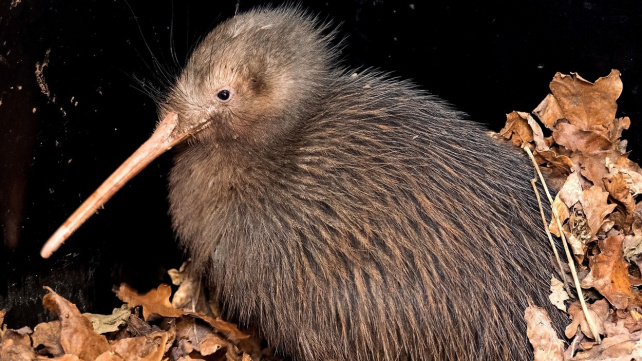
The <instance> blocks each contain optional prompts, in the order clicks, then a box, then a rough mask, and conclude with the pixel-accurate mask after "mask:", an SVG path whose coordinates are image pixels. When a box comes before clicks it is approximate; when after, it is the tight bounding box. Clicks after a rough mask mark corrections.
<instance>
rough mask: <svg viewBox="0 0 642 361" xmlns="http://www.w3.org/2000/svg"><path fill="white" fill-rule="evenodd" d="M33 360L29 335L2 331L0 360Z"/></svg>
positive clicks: (34, 356) (33, 354)
mask: <svg viewBox="0 0 642 361" xmlns="http://www.w3.org/2000/svg"><path fill="white" fill-rule="evenodd" d="M35 358H36V354H35V353H34V351H33V348H32V347H31V339H30V338H29V335H27V334H20V333H18V332H16V331H15V330H6V331H4V334H3V335H2V343H0V360H7V361H32V360H34V359H35Z"/></svg>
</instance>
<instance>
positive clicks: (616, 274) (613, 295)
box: [582, 235, 634, 309]
mask: <svg viewBox="0 0 642 361" xmlns="http://www.w3.org/2000/svg"><path fill="white" fill-rule="evenodd" d="M623 241H624V237H622V236H621V235H614V236H611V237H608V238H607V239H604V240H600V241H599V242H598V245H599V247H600V251H601V253H600V254H598V255H595V256H593V257H589V267H590V268H591V272H590V273H589V274H588V276H586V277H585V278H584V280H582V288H590V287H593V288H595V289H596V290H597V291H598V292H600V294H602V296H604V297H606V299H607V300H609V302H610V303H611V304H612V305H613V307H615V308H616V309H625V308H626V307H627V306H628V304H629V300H630V299H633V298H634V295H633V292H632V291H631V283H630V281H629V272H628V267H629V265H628V263H626V261H625V260H624V254H623V251H622V243H623Z"/></svg>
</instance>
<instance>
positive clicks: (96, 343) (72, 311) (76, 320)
mask: <svg viewBox="0 0 642 361" xmlns="http://www.w3.org/2000/svg"><path fill="white" fill-rule="evenodd" d="M45 289H46V290H47V291H49V293H48V294H46V295H45V297H44V298H43V299H42V304H43V305H44V306H45V307H46V308H47V309H48V310H49V311H51V312H53V313H55V314H56V315H58V318H59V319H60V323H61V326H62V328H61V331H60V344H61V345H62V348H63V350H65V352H66V353H69V354H74V355H76V356H78V357H79V358H81V359H83V360H87V361H91V360H94V359H96V357H98V356H99V355H100V354H102V353H103V352H105V351H107V350H109V343H108V342H107V339H106V338H105V337H104V336H102V335H98V334H97V333H95V332H94V329H93V327H92V325H91V322H89V320H88V319H86V318H85V317H84V316H82V315H81V314H80V312H79V311H78V308H76V306H75V305H74V304H73V303H71V302H69V301H67V300H66V299H64V298H62V297H60V296H59V295H58V294H56V293H55V292H54V291H53V290H52V289H51V288H49V287H45Z"/></svg>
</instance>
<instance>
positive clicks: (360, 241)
mask: <svg viewBox="0 0 642 361" xmlns="http://www.w3.org/2000/svg"><path fill="white" fill-rule="evenodd" d="M334 33H335V32H334V31H332V30H330V28H329V26H328V25H326V24H322V23H319V22H318V21H317V20H315V19H314V18H313V17H311V16H309V15H307V14H306V13H305V12H303V11H300V10H298V9H292V8H287V7H281V8H276V9H267V8H262V9H256V10H253V11H249V12H246V13H243V14H238V15H236V16H234V17H233V18H231V19H228V20H226V21H225V22H223V23H221V24H220V25H219V26H218V27H216V28H215V29H214V30H213V31H212V32H211V33H209V34H208V35H207V36H206V37H205V38H204V40H203V41H202V42H201V44H200V45H199V46H198V47H197V48H196V49H195V50H194V52H193V54H192V55H191V57H190V59H189V60H188V62H187V64H186V65H185V67H184V69H183V71H182V73H181V74H180V76H179V77H178V78H177V80H176V83H175V85H174V87H173V88H172V89H170V90H169V91H168V93H167V96H166V97H165V98H164V99H163V100H162V102H161V104H160V114H161V118H163V119H164V120H163V121H162V122H161V123H159V125H158V127H157V130H156V132H155V133H154V135H152V137H151V138H150V140H149V141H148V142H146V143H145V144H144V145H143V146H142V147H141V148H139V150H138V151H136V153H135V154H134V155H132V157H130V158H129V159H128V160H127V161H126V162H125V163H124V164H123V166H121V168H119V170H118V171H117V172H116V173H115V174H114V175H112V176H111V177H110V178H109V179H108V180H107V181H106V182H105V184H103V186H101V188H99V190H97V191H96V193H94V194H93V195H92V196H91V197H90V199H89V200H88V201H87V203H86V204H85V205H83V206H81V209H79V210H78V211H77V212H76V213H75V214H74V215H72V217H71V218H70V220H68V221H67V222H66V223H65V224H64V225H63V226H62V227H61V228H60V229H59V230H58V231H57V232H56V233H55V234H54V235H53V236H52V238H51V239H50V241H49V243H48V244H47V245H46V247H45V248H44V249H43V251H42V254H43V255H44V256H48V255H50V254H51V252H53V250H54V249H55V248H57V247H58V246H59V245H60V244H61V243H62V241H64V239H66V238H67V237H68V236H69V235H70V234H71V233H72V232H73V231H74V230H75V229H76V228H77V227H78V226H79V224H80V223H82V221H83V220H84V219H86V218H87V217H88V216H89V215H90V214H91V213H92V209H95V207H97V206H99V205H100V204H102V203H104V202H105V201H106V200H107V199H108V198H109V197H110V196H111V195H112V194H113V193H115V192H116V191H117V189H118V188H120V187H121V186H122V184H124V182H126V181H127V180H128V179H129V178H131V177H132V176H133V175H135V174H136V173H137V172H138V171H139V170H140V169H142V168H143V167H144V166H145V165H146V164H148V163H149V162H150V161H151V160H152V159H153V158H154V157H156V156H157V155H159V154H160V153H162V152H164V151H165V150H166V149H168V148H171V147H175V148H176V155H175V164H174V167H173V168H172V170H171V173H170V176H169V199H170V214H171V218H172V221H173V227H174V229H175V231H176V233H177V235H178V238H179V239H180V242H181V244H182V245H183V246H184V247H185V249H186V251H187V253H188V254H189V255H190V257H191V258H192V259H193V262H194V264H195V265H196V266H197V269H198V270H199V271H200V272H201V273H202V274H204V275H206V276H207V277H208V279H209V280H210V281H211V282H212V283H213V284H215V285H216V289H217V290H218V293H219V297H220V300H221V302H222V304H223V306H224V310H225V313H226V314H227V315H228V316H229V317H232V318H234V319H236V320H238V321H239V322H240V323H241V324H247V323H250V322H251V323H256V324H258V325H260V330H261V331H262V334H263V335H264V336H265V338H266V339H267V341H268V342H269V343H270V344H271V345H272V346H274V347H276V349H277V350H278V351H279V352H282V353H284V354H287V355H290V356H291V357H292V358H293V359H295V360H309V361H321V360H340V361H348V360H350V361H375V360H403V359H410V360H422V361H423V360H527V359H529V358H530V357H532V351H531V347H530V345H529V344H528V341H527V338H526V325H525V321H524V319H523V314H524V310H525V308H526V307H527V306H528V304H529V303H532V304H536V305H539V306H542V307H545V308H547V309H548V310H549V313H551V316H552V318H553V321H554V324H556V325H561V324H562V319H561V317H562V316H560V315H559V314H557V313H555V312H554V311H553V310H552V307H551V306H547V305H549V301H548V297H547V296H548V289H549V283H550V279H551V275H552V273H553V272H554V271H553V263H552V262H551V261H550V256H549V253H550V248H549V247H548V246H547V245H548V243H547V241H546V240H545V238H544V233H543V231H542V224H541V218H540V216H539V211H538V209H537V206H536V204H535V203H534V195H533V193H532V188H531V186H530V183H529V180H530V178H531V176H532V174H533V173H532V170H531V168H530V165H529V162H528V160H527V158H526V157H525V156H523V154H522V153H521V152H520V151H519V150H517V149H513V148H512V146H511V145H508V144H503V143H501V142H499V141H497V140H494V139H493V138H492V137H491V136H490V135H489V134H488V132H487V131H486V130H485V129H484V128H483V126H481V125H479V124H476V123H474V122H472V121H469V120H466V116H465V114H462V113H460V112H458V111H456V110H454V109H452V108H451V107H450V106H449V105H447V104H446V103H444V102H443V101H441V100H439V99H438V98H436V97H434V96H432V95H430V94H428V93H426V92H424V91H421V90H419V89H418V88H417V87H416V86H415V85H413V84H412V83H411V82H408V81H401V80H397V79H391V78H390V77H387V76H386V75H385V74H381V73H378V72H375V71H364V72H361V73H360V74H354V72H352V71H349V70H346V69H345V68H343V67H342V66H341V65H340V61H339V60H338V59H337V56H336V54H337V53H338V52H339V51H338V49H337V48H336V46H335V45H332V44H333V36H334Z"/></svg>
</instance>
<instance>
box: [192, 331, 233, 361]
mask: <svg viewBox="0 0 642 361" xmlns="http://www.w3.org/2000/svg"><path fill="white" fill-rule="evenodd" d="M229 346H230V343H229V342H227V341H226V340H224V339H222V338H220V337H218V336H216V335H214V334H212V333H209V334H207V335H205V337H203V339H201V341H200V342H199V343H198V347H197V350H198V351H199V353H200V354H201V355H203V356H209V355H211V354H214V353H216V352H217V351H218V350H220V349H222V348H226V347H229Z"/></svg>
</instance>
